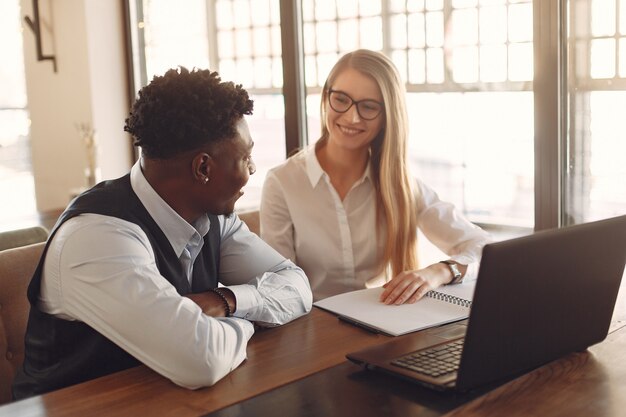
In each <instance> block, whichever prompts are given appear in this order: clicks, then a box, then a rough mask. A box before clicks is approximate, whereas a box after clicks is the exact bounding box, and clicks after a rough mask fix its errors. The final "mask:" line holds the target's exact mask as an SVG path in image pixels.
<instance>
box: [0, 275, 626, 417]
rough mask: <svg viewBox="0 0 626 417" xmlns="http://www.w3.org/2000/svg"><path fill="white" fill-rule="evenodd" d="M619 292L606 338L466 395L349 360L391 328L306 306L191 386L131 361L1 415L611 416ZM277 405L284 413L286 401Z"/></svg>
mask: <svg viewBox="0 0 626 417" xmlns="http://www.w3.org/2000/svg"><path fill="white" fill-rule="evenodd" d="M624 287H625V286H624V285H623V286H622V290H623V289H624ZM624 292H625V291H621V294H620V296H619V297H618V303H617V306H616V309H615V314H614V318H613V322H612V325H611V329H610V334H609V336H608V337H607V339H606V340H605V341H603V342H602V343H600V344H597V345H594V346H592V347H591V348H590V349H589V351H585V352H580V353H574V354H570V355H568V356H566V357H564V358H562V359H559V360H557V361H554V362H552V363H550V364H548V365H546V366H543V367H541V368H539V369H536V370H535V371H533V372H530V373H528V374H526V375H523V376H521V377H519V378H517V379H515V380H513V381H510V382H508V383H507V384H504V385H501V386H499V387H497V388H495V389H493V390H492V391H488V392H487V391H484V392H480V393H474V394H472V395H469V396H463V397H460V396H453V397H450V396H442V395H441V394H437V393H433V392H431V391H429V390H426V389H424V388H420V387H417V386H415V385H413V384H409V383H407V382H404V381H402V380H399V379H397V378H392V377H390V376H387V375H381V374H378V373H374V372H368V371H363V370H362V369H361V368H360V367H358V366H356V365H354V364H351V363H349V362H347V361H346V359H345V354H346V353H348V352H351V351H355V350H359V349H362V348H364V347H366V346H371V345H374V344H379V343H384V342H386V341H388V340H390V338H389V337H387V336H383V335H379V334H373V333H369V332H367V331H365V330H363V329H360V328H357V327H354V326H352V325H350V324H347V323H344V322H342V321H339V320H338V319H337V318H336V317H335V316H334V315H332V314H330V313H327V312H325V311H322V310H319V309H317V308H314V309H313V311H312V312H311V313H310V314H309V315H307V316H305V317H301V318H299V319H297V320H295V321H294V322H291V323H289V324H287V325H285V326H281V327H278V328H273V329H266V330H261V331H258V332H257V333H256V334H255V335H254V336H253V337H252V339H251V340H250V343H249V345H248V359H247V360H246V361H245V362H244V363H243V364H242V365H241V366H240V367H239V368H237V369H236V370H235V371H233V372H232V373H231V374H229V375H228V376H226V377H225V378H224V379H222V380H221V381H219V382H218V383H217V384H215V385H214V386H213V387H209V388H203V389H200V390H196V391H190V390H187V389H184V388H180V387H178V386H176V385H174V384H173V383H172V382H170V381H169V380H167V379H166V378H163V377H162V376H160V375H158V374H157V373H155V372H153V371H152V370H150V369H149V368H147V367H145V366H139V367H136V368H132V369H128V370H126V371H122V372H119V373H116V374H112V375H108V376H105V377H102V378H98V379H95V380H92V381H88V382H85V383H82V384H78V385H75V386H73V387H68V388H64V389H61V390H58V391H55V392H51V393H48V394H45V395H42V396H37V397H33V398H29V399H26V400H22V401H17V402H14V403H10V404H6V405H4V406H1V407H0V417H8V416H11V417H19V416H48V417H60V416H81V417H86V416H89V417H92V416H93V417H98V416H110V415H115V416H137V415H145V416H151V417H152V416H156V417H158V416H165V415H167V416H171V415H176V416H182V417H185V416H204V415H207V414H210V413H215V414H216V415H228V416H232V415H249V413H245V410H254V413H253V414H254V415H264V414H265V415H276V413H277V412H278V411H277V410H276V406H277V404H282V402H277V401H282V400H284V399H285V398H286V399H288V400H289V401H290V404H291V405H292V406H294V407H306V408H295V409H294V410H297V414H298V415H303V416H304V415H310V416H317V415H319V416H322V415H323V416H325V417H326V416H330V415H333V413H332V410H339V411H340V412H338V414H334V415H341V413H343V412H346V411H348V410H354V407H353V406H352V408H350V407H348V408H347V409H346V408H345V407H347V405H346V404H348V403H350V404H353V405H354V401H360V404H361V406H360V407H361V408H360V409H361V410H362V412H363V414H362V415H363V416H366V415H368V414H367V412H369V413H370V414H369V415H377V414H378V415H380V412H381V411H384V412H385V414H387V412H386V411H385V410H387V411H388V410H390V409H391V410H396V411H399V412H401V414H402V415H428V416H440V415H444V414H445V415H447V416H448V415H449V416H460V415H463V416H502V415H506V416H527V415H541V416H557V415H559V416H561V415H563V416H565V415H566V416H579V415H580V416H583V415H585V416H587V415H593V416H619V415H623V414H624V410H626V294H624ZM425 332H429V330H426V331H425ZM322 398H324V399H325V400H324V401H319V400H320V399H322ZM281 399H282V400H281ZM298 401H299V402H298ZM307 401H309V402H308V403H307ZM381 404H382V405H381ZM266 405H267V407H269V408H267V414H266V413H264V412H263V410H264V408H263V407H264V406H266ZM250 407H252V408H250ZM377 407H378V408H377ZM381 407H382V408H381ZM385 407H386V408H385ZM281 408H282V406H281ZM220 410H221V411H220ZM320 410H322V411H321V412H320ZM329 410H330V411H329ZM446 413H447V414H446ZM280 414H284V415H285V416H287V415H291V414H290V413H289V411H288V406H287V405H285V409H284V410H282V409H281V410H280ZM396 414H397V413H395V412H394V413H393V415H396ZM398 415H400V414H398Z"/></svg>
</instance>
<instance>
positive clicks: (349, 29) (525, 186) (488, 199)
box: [131, 0, 626, 235]
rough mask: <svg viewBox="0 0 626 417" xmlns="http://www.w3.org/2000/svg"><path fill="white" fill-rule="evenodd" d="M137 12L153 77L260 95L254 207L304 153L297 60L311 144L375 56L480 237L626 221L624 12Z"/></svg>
mask: <svg viewBox="0 0 626 417" xmlns="http://www.w3.org/2000/svg"><path fill="white" fill-rule="evenodd" d="M131 3H132V4H135V5H136V8H137V9H142V13H143V14H141V13H139V12H138V13H137V16H139V17H137V18H135V19H131V21H133V22H135V24H136V27H135V28H134V29H135V30H133V31H132V32H133V33H134V38H135V39H136V41H135V44H136V48H138V49H137V50H136V51H135V56H136V61H139V62H140V61H141V56H142V55H143V56H144V60H145V63H144V67H145V69H144V70H143V71H142V70H141V65H139V66H138V65H135V68H136V69H137V68H138V69H139V74H142V73H145V74H151V71H155V72H162V71H163V70H164V68H165V67H171V66H175V65H178V64H180V63H183V64H186V63H187V62H193V63H194V65H198V66H206V65H209V66H210V67H211V68H213V69H217V70H219V71H220V73H221V74H222V76H223V77H224V78H225V79H230V80H233V81H235V82H240V83H242V84H243V85H244V87H246V88H247V89H248V91H250V93H251V94H252V95H253V98H254V99H255V101H256V106H255V115H254V117H253V118H252V120H251V125H252V126H251V128H252V131H253V134H254V135H255V140H256V141H257V143H258V146H257V147H256V148H255V155H254V157H255V159H256V160H257V165H258V166H259V172H258V174H256V175H255V176H253V179H252V180H251V183H250V186H249V192H248V193H247V194H248V198H249V199H248V200H247V201H246V202H245V203H244V204H255V203H256V199H258V191H259V190H260V186H261V183H262V181H263V179H264V177H265V172H266V171H267V169H268V168H270V167H271V166H274V165H276V164H277V163H279V162H280V161H282V160H283V159H284V154H285V149H287V146H286V143H292V142H291V141H290V138H286V137H285V136H286V135H285V133H284V131H285V128H284V124H285V122H286V120H285V108H284V104H283V103H284V101H283V98H284V97H287V95H288V94H289V92H288V91H287V92H283V91H282V87H283V85H288V81H292V80H294V79H297V77H298V76H299V75H298V74H295V73H296V72H297V68H296V69H295V70H294V69H291V67H289V66H288V65H285V62H282V59H283V57H286V56H287V53H295V54H297V55H298V56H300V57H301V58H302V62H303V67H304V78H303V80H304V81H303V82H302V84H304V87H305V89H306V97H305V100H306V101H305V102H306V106H304V105H302V106H301V107H306V108H305V109H303V110H305V111H306V115H307V121H306V125H307V126H306V128H307V130H306V134H304V137H303V138H301V139H302V141H303V142H306V141H307V140H308V142H309V143H312V142H313V141H315V140H317V138H318V137H319V133H320V123H319V106H320V103H319V97H320V89H321V86H322V85H323V83H324V81H325V78H326V75H327V74H328V71H329V70H330V68H331V66H332V65H333V64H334V63H335V62H336V60H337V59H338V57H339V56H340V55H342V54H343V53H345V52H348V51H350V50H353V49H356V48H369V49H373V50H378V51H382V52H383V53H385V54H387V55H388V56H389V57H390V58H391V59H392V60H393V61H394V62H395V64H396V65H397V67H398V68H399V70H400V72H401V74H402V76H403V77H404V80H405V81H406V87H407V91H408V106H409V113H410V119H411V123H412V124H411V126H410V131H411V136H410V162H411V165H412V169H413V172H414V174H415V175H418V176H420V177H421V178H422V179H423V180H424V181H425V182H426V183H427V184H429V185H430V186H432V187H433V188H434V189H435V190H436V191H437V192H438V193H439V194H440V196H441V197H442V198H443V199H446V200H449V201H452V202H453V203H454V204H455V205H456V206H457V207H459V208H460V209H461V210H462V211H463V212H464V213H465V214H466V215H467V216H468V217H469V218H470V219H471V220H472V221H474V222H477V223H480V224H482V225H484V226H486V227H494V228H497V229H501V228H507V229H508V231H509V232H510V233H511V234H512V235H515V234H520V233H528V232H530V231H531V230H532V228H533V227H534V228H538V229H541V228H546V227H555V226H558V225H560V224H571V223H578V222H583V221H588V220H592V219H596V218H601V217H609V216H612V215H617V214H623V213H624V212H626V186H625V185H624V181H623V178H624V177H625V175H624V174H626V168H624V166H626V165H625V164H623V163H622V162H621V161H620V157H621V155H623V154H624V151H625V149H624V148H625V147H626V141H624V139H623V137H624V135H625V133H626V132H625V130H626V124H625V123H624V122H623V120H625V118H624V117H623V116H622V115H621V109H623V108H625V106H624V104H626V93H625V92H624V91H625V90H626V88H625V87H626V80H625V77H626V58H624V57H626V17H625V16H626V0H576V1H574V0H570V1H563V2H561V1H556V0H552V1H545V2H532V1H531V0H302V1H301V2H299V3H298V2H296V4H298V5H299V6H298V7H299V9H298V11H299V13H294V14H293V16H292V15H291V14H289V13H284V11H285V8H287V7H291V6H289V4H291V3H289V2H280V1H279V0H209V1H206V2H205V1H199V0H194V1H189V2H185V4H184V5H183V4H181V3H180V2H174V1H173V0H142V1H140V0H131ZM132 4H131V6H132ZM298 7H296V8H298ZM152 9H159V10H158V11H157V10H155V11H152ZM140 11H141V10H140ZM141 16H143V17H141ZM155 16H159V18H160V19H161V20H157V19H156V17H155ZM183 16H186V17H185V18H183ZM285 16H287V17H285ZM281 19H282V20H281ZM294 28H300V29H301V32H302V42H301V43H300V42H299V41H298V36H293V37H289V36H285V33H298V32H297V31H295V32H294ZM183 29H184V30H183ZM539 29H541V30H539ZM168 31H169V32H172V33H174V34H173V35H168V33H169V32H168ZM290 31H291V32H290ZM159 33H160V35H159ZM181 36H184V39H183V38H181ZM281 36H282V38H281ZM142 37H143V38H144V44H143V46H142V44H141V39H142ZM281 39H282V42H281ZM553 39H559V41H560V43H559V44H555V42H553ZM183 43H184V44H185V48H181V47H180V45H181V44H183ZM137 51H139V52H137ZM167 51H170V52H167ZM182 51H189V52H184V53H183V52H182ZM168 54H169V55H168ZM557 56H559V57H562V58H564V59H563V60H561V61H559V60H557V58H556V57H557ZM137 57H139V58H137ZM158 60H161V61H162V62H164V63H165V64H166V65H165V64H163V65H161V64H159V65H157V64H156V62H157V61H158ZM559 62H562V63H564V65H560V66H559ZM186 65H189V64H188V63H187V64H186ZM144 84H145V79H144ZM563 91H565V92H566V93H565V94H563ZM303 123H304V122H303ZM289 148H290V149H291V146H289ZM261 151H263V152H264V153H265V152H267V154H261ZM509 232H507V233H509Z"/></svg>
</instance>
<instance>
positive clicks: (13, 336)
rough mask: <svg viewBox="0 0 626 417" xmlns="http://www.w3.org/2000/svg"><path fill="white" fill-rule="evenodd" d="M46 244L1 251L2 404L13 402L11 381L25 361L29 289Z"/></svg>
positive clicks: (0, 337) (0, 385)
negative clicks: (27, 292) (27, 293)
mask: <svg viewBox="0 0 626 417" xmlns="http://www.w3.org/2000/svg"><path fill="white" fill-rule="evenodd" d="M44 246H45V243H36V244H34V245H28V246H22V247H19V248H13V249H7V250H4V251H0V405H1V404H4V403H7V402H10V401H11V384H12V383H13V378H14V377H15V373H16V371H17V369H18V368H19V367H20V366H22V362H23V361H24V334H25V332H26V323H27V321H28V313H29V311H30V304H29V303H28V299H27V298H26V289H27V288H28V284H29V282H30V279H31V277H32V275H33V273H34V272H35V268H36V267H37V263H38V262H39V258H40V257H41V253H42V252H43V248H44Z"/></svg>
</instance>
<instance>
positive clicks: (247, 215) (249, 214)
mask: <svg viewBox="0 0 626 417" xmlns="http://www.w3.org/2000/svg"><path fill="white" fill-rule="evenodd" d="M237 216H239V218H240V219H241V220H242V221H243V222H244V223H245V224H246V225H247V226H248V229H250V231H251V232H252V233H256V234H257V235H259V236H260V235H261V226H260V222H261V220H260V219H259V210H246V211H242V212H241V213H239V212H238V213H237Z"/></svg>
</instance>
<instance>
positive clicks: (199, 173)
mask: <svg viewBox="0 0 626 417" xmlns="http://www.w3.org/2000/svg"><path fill="white" fill-rule="evenodd" d="M213 164H214V161H213V158H211V155H209V154H208V153H206V152H201V153H198V154H197V155H196V156H194V158H193V159H192V161H191V168H192V175H193V178H194V180H196V181H198V182H200V183H201V184H207V183H208V182H209V181H210V180H211V170H212V167H213Z"/></svg>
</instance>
